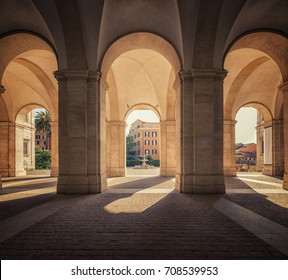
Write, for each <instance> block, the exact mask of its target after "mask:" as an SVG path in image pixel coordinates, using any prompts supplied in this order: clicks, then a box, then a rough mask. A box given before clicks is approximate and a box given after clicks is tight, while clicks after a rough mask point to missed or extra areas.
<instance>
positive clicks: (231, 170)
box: [224, 120, 237, 177]
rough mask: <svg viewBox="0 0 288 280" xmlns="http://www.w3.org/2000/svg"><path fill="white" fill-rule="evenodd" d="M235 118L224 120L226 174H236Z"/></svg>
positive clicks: (231, 175)
mask: <svg viewBox="0 0 288 280" xmlns="http://www.w3.org/2000/svg"><path fill="white" fill-rule="evenodd" d="M236 123H237V121H235V120H224V175H225V176H230V177H233V176H236V173H237V172H236V165H235V125H236Z"/></svg>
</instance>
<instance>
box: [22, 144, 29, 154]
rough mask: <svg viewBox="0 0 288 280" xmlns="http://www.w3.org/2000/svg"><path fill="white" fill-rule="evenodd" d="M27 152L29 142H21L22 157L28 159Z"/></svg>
mask: <svg viewBox="0 0 288 280" xmlns="http://www.w3.org/2000/svg"><path fill="white" fill-rule="evenodd" d="M28 150H29V141H28V140H24V142H23V155H24V157H28V156H29V155H28Z"/></svg>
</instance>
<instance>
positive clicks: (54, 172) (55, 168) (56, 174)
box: [50, 167, 59, 177]
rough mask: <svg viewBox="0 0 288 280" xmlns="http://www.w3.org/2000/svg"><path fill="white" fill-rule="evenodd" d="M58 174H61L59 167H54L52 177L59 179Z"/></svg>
mask: <svg viewBox="0 0 288 280" xmlns="http://www.w3.org/2000/svg"><path fill="white" fill-rule="evenodd" d="M58 174H59V170H58V167H52V168H51V172H50V176H51V177H58Z"/></svg>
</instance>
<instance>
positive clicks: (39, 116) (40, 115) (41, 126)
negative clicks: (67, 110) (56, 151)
mask: <svg viewBox="0 0 288 280" xmlns="http://www.w3.org/2000/svg"><path fill="white" fill-rule="evenodd" d="M50 122H51V116H50V114H49V112H48V111H47V110H44V111H38V112H37V113H36V116H35V128H36V130H37V131H42V130H43V131H46V132H47V136H46V147H45V150H47V149H48V146H49V145H48V143H50V141H51V125H50Z"/></svg>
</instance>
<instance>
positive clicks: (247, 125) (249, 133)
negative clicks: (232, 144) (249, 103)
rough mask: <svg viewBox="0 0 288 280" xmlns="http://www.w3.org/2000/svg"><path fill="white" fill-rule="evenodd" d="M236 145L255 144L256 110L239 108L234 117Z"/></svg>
mask: <svg viewBox="0 0 288 280" xmlns="http://www.w3.org/2000/svg"><path fill="white" fill-rule="evenodd" d="M236 121H237V123H236V132H235V133H236V135H235V139H236V143H243V144H247V143H256V129H255V127H256V124H257V110H256V109H254V108H246V107H243V108H241V109H240V110H239V111H238V113H237V115H236Z"/></svg>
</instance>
